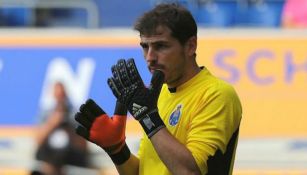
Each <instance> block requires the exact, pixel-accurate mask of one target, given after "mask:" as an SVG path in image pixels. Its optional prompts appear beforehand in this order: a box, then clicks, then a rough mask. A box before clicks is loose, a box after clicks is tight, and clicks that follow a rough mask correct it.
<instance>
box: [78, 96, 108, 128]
mask: <svg viewBox="0 0 307 175" xmlns="http://www.w3.org/2000/svg"><path fill="white" fill-rule="evenodd" d="M80 112H81V113H82V115H84V116H86V117H87V119H88V120H89V121H90V122H91V123H93V122H94V121H95V119H96V118H97V117H99V116H101V115H103V114H106V113H105V112H104V111H103V110H102V109H101V108H100V107H99V106H98V105H97V104H96V103H95V102H94V101H93V100H92V99H89V100H87V101H86V102H85V104H83V105H81V106H80Z"/></svg>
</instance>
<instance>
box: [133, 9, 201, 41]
mask: <svg viewBox="0 0 307 175" xmlns="http://www.w3.org/2000/svg"><path fill="white" fill-rule="evenodd" d="M158 26H166V27H168V28H169V29H170V30H171V32H172V33H171V35H172V36H173V37H174V38H176V39H178V41H179V42H180V43H181V44H184V43H185V42H186V41H187V40H188V39H189V38H190V37H192V36H197V25H196V22H195V20H194V18H193V16H192V14H191V13H190V12H189V11H188V10H187V9H186V8H184V7H182V6H180V5H178V4H174V3H172V4H160V5H157V6H156V7H155V8H154V9H152V10H150V11H148V12H146V13H145V14H144V15H143V16H141V17H140V18H139V19H138V20H137V21H136V23H135V25H134V29H135V30H137V31H139V32H140V35H153V34H155V33H156V29H157V27H158Z"/></svg>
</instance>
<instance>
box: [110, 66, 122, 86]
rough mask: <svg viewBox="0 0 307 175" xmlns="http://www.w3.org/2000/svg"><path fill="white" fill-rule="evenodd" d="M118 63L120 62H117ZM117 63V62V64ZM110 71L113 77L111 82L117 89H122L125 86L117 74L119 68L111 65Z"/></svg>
mask: <svg viewBox="0 0 307 175" xmlns="http://www.w3.org/2000/svg"><path fill="white" fill-rule="evenodd" d="M119 61H120V60H119ZM119 61H118V62H119ZM111 71H112V75H113V81H114V83H115V84H116V86H117V87H118V88H119V89H123V88H124V87H125V86H124V84H123V82H122V80H121V78H120V73H119V68H118V66H117V64H116V65H113V66H112V67H111Z"/></svg>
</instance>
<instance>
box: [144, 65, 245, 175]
mask: <svg viewBox="0 0 307 175" xmlns="http://www.w3.org/2000/svg"><path fill="white" fill-rule="evenodd" d="M158 108H159V114H160V116H161V118H162V120H163V121H164V123H165V125H166V127H167V129H168V131H169V132H170V133H171V134H172V135H173V136H174V137H176V138H177V140H179V141H180V142H181V143H182V144H184V145H186V147H187V148H188V149H189V150H190V151H191V153H192V155H193V157H194V159H195V161H196V162H197V165H198V166H199V168H200V170H201V172H202V174H206V172H207V171H208V167H207V159H208V157H209V156H210V155H211V156H212V155H214V154H215V152H216V151H217V150H218V149H220V150H222V152H223V153H224V152H225V150H226V147H227V144H228V142H229V140H230V138H231V136H232V134H233V133H234V132H235V131H236V129H237V128H238V127H239V125H240V120H241V116H242V109H241V103H240V100H239V98H238V96H237V94H236V92H235V90H234V89H233V88H232V86H231V85H229V84H228V83H226V82H224V81H223V80H220V79H218V78H216V77H214V76H213V75H212V74H211V73H210V72H209V71H208V70H207V69H205V68H204V69H202V70H201V71H200V73H198V74H197V75H196V76H194V77H193V78H192V79H190V80H189V81H187V82H186V83H184V84H183V85H181V86H179V87H177V89H176V92H174V93H171V92H170V91H169V89H168V88H167V85H163V87H162V90H161V94H160V97H159V101H158ZM138 156H139V159H140V165H139V174H141V175H151V174H152V175H156V174H159V175H169V174H171V173H170V172H169V171H168V169H167V168H166V166H165V165H164V164H163V162H162V161H161V160H160V158H159V157H158V155H157V153H156V151H155V150H154V148H153V146H152V144H151V142H150V140H149V139H148V138H147V136H146V135H144V137H143V138H142V139H141V144H140V149H139V152H138Z"/></svg>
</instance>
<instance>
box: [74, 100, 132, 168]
mask: <svg viewBox="0 0 307 175" xmlns="http://www.w3.org/2000/svg"><path fill="white" fill-rule="evenodd" d="M126 119H127V108H126V107H125V106H124V105H123V104H121V103H120V102H116V106H115V111H114V115H113V116H112V117H109V116H108V115H107V114H106V113H105V112H104V111H103V109H101V108H100V107H99V106H98V105H97V104H96V103H95V102H94V100H92V99H89V100H87V101H86V103H85V104H83V105H81V106H80V112H77V113H76V115H75V120H76V121H77V122H79V124H80V125H79V126H78V127H77V128H76V132H77V134H79V135H80V136H82V137H84V138H85V139H87V140H89V141H90V142H93V143H95V144H96V145H98V146H100V147H101V148H103V149H104V150H105V151H106V152H107V153H108V154H109V155H110V157H111V159H112V160H113V162H114V163H115V164H116V165H119V164H122V163H124V162H125V161H126V160H128V159H129V157H130V151H129V148H128V147H127V145H126V142H125V139H126V137H125V128H126Z"/></svg>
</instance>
